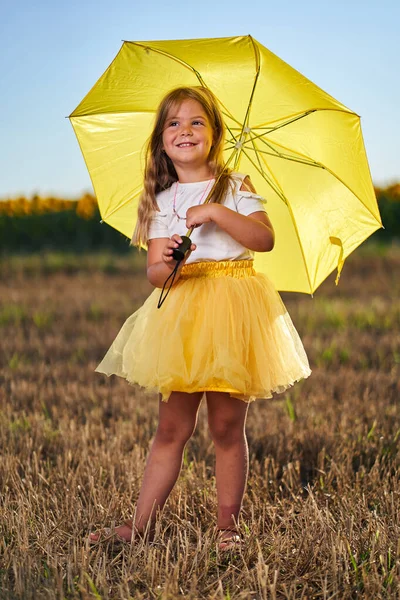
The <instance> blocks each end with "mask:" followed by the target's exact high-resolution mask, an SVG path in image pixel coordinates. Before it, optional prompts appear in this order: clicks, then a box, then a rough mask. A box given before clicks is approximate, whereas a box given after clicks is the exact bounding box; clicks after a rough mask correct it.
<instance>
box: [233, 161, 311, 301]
mask: <svg viewBox="0 0 400 600" xmlns="http://www.w3.org/2000/svg"><path fill="white" fill-rule="evenodd" d="M243 154H244V155H245V156H246V157H247V159H248V160H249V161H250V162H251V163H252V165H253V166H254V168H255V169H257V171H258V172H259V173H260V174H261V176H262V177H263V178H264V179H265V180H266V182H267V183H268V185H269V186H270V187H271V188H272V189H273V190H274V192H275V193H276V194H277V195H278V196H279V197H280V198H281V200H283V201H284V203H285V204H286V206H287V209H288V211H289V213H290V216H291V218H292V223H293V227H294V230H295V233H296V237H297V241H298V243H299V246H300V252H301V256H302V258H303V264H304V270H305V272H306V276H307V281H308V285H309V287H310V290H311V293H312V289H313V288H312V285H311V280H310V274H309V272H308V268H307V261H306V257H305V254H304V249H303V245H302V243H301V239H300V234H299V230H298V228H297V225H296V220H295V218H294V215H293V211H292V208H291V206H290V204H289V201H288V199H287V198H286V196H285V195H284V193H283V191H281V192H280V193H278V192H277V191H276V189H275V187H274V186H273V185H272V183H271V181H270V180H269V179H266V177H265V173H264V170H263V169H261V170H260V169H259V168H258V167H257V165H256V163H255V162H254V161H253V160H252V159H251V158H250V156H249V155H248V154H247V152H246V151H245V150H243Z"/></svg>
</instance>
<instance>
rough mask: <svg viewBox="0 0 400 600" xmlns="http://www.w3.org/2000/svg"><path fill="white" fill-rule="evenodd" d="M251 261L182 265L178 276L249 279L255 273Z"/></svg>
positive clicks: (182, 277) (221, 261)
mask: <svg viewBox="0 0 400 600" xmlns="http://www.w3.org/2000/svg"><path fill="white" fill-rule="evenodd" d="M253 263H254V261H253V260H218V261H209V262H195V263H190V264H188V265H183V267H182V270H181V275H180V278H179V279H180V281H181V280H182V279H189V278H192V277H197V278H198V277H236V278H237V279H242V278H243V277H251V276H252V275H255V274H256V272H255V270H254V268H253Z"/></svg>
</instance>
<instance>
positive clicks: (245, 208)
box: [235, 190, 267, 217]
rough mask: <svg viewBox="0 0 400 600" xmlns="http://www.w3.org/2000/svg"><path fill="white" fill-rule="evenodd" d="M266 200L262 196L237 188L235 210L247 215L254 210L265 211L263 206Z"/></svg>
mask: <svg viewBox="0 0 400 600" xmlns="http://www.w3.org/2000/svg"><path fill="white" fill-rule="evenodd" d="M266 203H267V201H266V200H265V198H263V197H262V196H259V195H258V194H255V193H254V192H246V191H244V190H239V191H238V192H237V193H236V197H235V204H236V210H237V211H238V213H240V214H241V215H244V216H245V217H248V216H249V215H251V214H252V213H254V212H258V211H263V212H265V213H266V212H267V211H266V208H265V204H266Z"/></svg>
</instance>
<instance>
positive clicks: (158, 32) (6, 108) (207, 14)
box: [0, 0, 400, 198]
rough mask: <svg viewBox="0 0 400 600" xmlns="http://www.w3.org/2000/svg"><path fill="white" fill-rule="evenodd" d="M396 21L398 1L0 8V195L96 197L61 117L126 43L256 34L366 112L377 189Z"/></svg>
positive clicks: (392, 133)
mask: <svg viewBox="0 0 400 600" xmlns="http://www.w3.org/2000/svg"><path fill="white" fill-rule="evenodd" d="M399 19H400V9H399V3H398V2H397V1H396V2H395V0H382V1H381V2H378V1H375V0H363V1H361V0H348V1H347V2H344V1H343V0H337V1H336V2H335V3H328V2H321V1H315V0H312V1H307V0H305V1H304V2H299V1H298V0H287V1H286V2H276V1H274V2H272V1H269V0H256V1H253V2H252V1H251V0H250V1H247V2H246V1H243V0H242V2H239V1H237V0H234V1H232V2H228V1H227V0H203V2H201V3H197V2H188V1H186V2H178V1H176V0H170V1H168V2H164V1H161V0H153V1H150V0H147V1H145V0H140V1H138V0H135V1H131V2H128V1H127V0H114V1H113V2H104V1H103V0H98V1H96V2H95V1H93V0H91V1H89V2H88V1H86V2H85V0H81V1H80V2H78V1H77V0H71V1H70V2H68V3H64V2H58V1H57V0H39V1H38V2H35V3H33V2H32V3H31V2H27V0H22V1H18V0H15V1H12V0H5V3H4V4H3V5H2V19H1V23H0V34H1V40H2V53H1V56H0V67H1V79H0V81H1V84H0V86H1V87H0V89H1V94H0V135H1V144H0V165H1V167H0V198H6V197H14V196H16V195H18V194H24V195H26V196H30V195H31V194H33V193H40V194H43V195H47V194H55V195H58V196H65V197H71V198H72V197H78V196H79V195H80V194H81V193H82V192H84V191H91V189H92V186H91V182H90V179H89V175H88V174H87V171H86V167H85V164H84V161H83V157H82V155H81V152H80V149H79V146H78V143H77V140H76V138H75V134H74V132H73V129H72V127H71V125H70V123H69V120H68V119H66V118H65V117H66V116H67V115H69V114H70V113H71V112H72V111H73V109H74V108H75V107H76V105H77V104H78V103H79V102H80V100H81V99H82V98H83V96H84V95H85V94H86V93H87V92H88V91H89V89H90V88H91V87H92V85H93V84H94V83H95V81H96V80H97V79H98V77H99V76H100V75H101V74H102V73H103V71H104V70H105V69H106V68H107V67H108V65H109V64H110V62H111V61H112V59H113V58H114V56H115V54H116V53H117V52H118V50H119V48H120V46H121V41H122V40H137V41H138V40H157V39H173V38H177V39H179V38H180V39H184V38H196V37H224V36H234V35H247V34H249V33H250V34H251V35H253V36H254V37H255V38H256V39H257V40H258V41H259V42H261V43H262V44H264V45H265V46H266V47H267V48H269V49H270V50H271V51H272V52H274V53H275V54H277V55H278V56H279V57H280V58H282V59H283V60H285V61H286V62H288V63H289V64H290V65H291V66H293V67H294V68H295V69H297V70H298V71H300V72H301V73H303V75H305V76H306V77H308V78H309V79H311V80H312V81H314V82H315V83H317V84H318V85H319V86H320V87H321V88H322V89H324V90H326V91H327V92H328V93H329V94H331V95H332V96H334V97H335V98H337V99H338V100H340V101H341V102H342V103H343V104H345V105H346V106H347V107H349V108H351V109H352V110H354V111H355V112H357V113H358V114H359V115H361V118H362V120H361V122H362V128H363V134H364V140H365V145H366V148H367V154H368V158H369V163H370V168H371V173H372V178H373V181H374V183H375V184H378V185H383V184H386V183H390V182H393V181H399V180H400V158H399V155H400V152H399V142H398V141H399V139H400V125H399V98H400V78H399V62H400V41H399V39H400V36H399V33H398V23H399Z"/></svg>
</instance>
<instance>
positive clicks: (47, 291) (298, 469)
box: [0, 249, 400, 600]
mask: <svg viewBox="0 0 400 600" xmlns="http://www.w3.org/2000/svg"><path fill="white" fill-rule="evenodd" d="M102 260H103V262H101V264H99V263H96V261H95V260H94V259H89V258H86V259H84V260H82V261H79V263H80V264H78V265H77V264H76V263H77V261H76V259H75V263H74V261H73V260H72V259H71V258H70V259H69V261H66V263H63V261H62V260H60V259H59V260H58V264H56V266H54V260H53V262H52V261H50V263H51V264H52V267H51V268H48V267H46V266H45V264H48V263H49V260H48V259H46V258H43V259H41V260H39V259H37V258H36V259H31V260H30V262H29V261H28V262H26V261H25V262H24V261H22V260H21V259H18V260H15V259H13V260H11V259H7V260H5V261H3V264H2V266H1V271H0V335H1V354H0V361H1V362H0V364H1V370H0V383H1V391H0V394H1V406H0V408H1V412H0V445H1V455H2V456H1V462H0V491H1V500H0V514H1V541H0V544H1V545H0V554H1V558H0V590H1V591H0V598H2V599H3V598H7V599H11V598H15V599H16V598H23V599H25V600H30V599H33V598H35V599H42V598H43V599H53V598H57V599H58V598H60V599H64V598H65V599H75V598H82V599H89V598H104V599H111V598H112V599H128V598H134V599H146V600H147V599H150V598H151V599H153V598H154V599H155V598H158V599H160V600H167V599H172V598H174V599H175V598H180V597H182V598H188V599H198V598H210V599H212V598H215V599H226V600H228V599H234V598H235V599H243V600H244V599H248V600H250V599H257V600H261V599H283V598H286V599H291V600H292V599H293V600H295V599H296V600H297V599H306V598H307V599H311V598H318V599H319V598H321V599H322V598H323V599H331V598H335V599H353V598H371V599H374V600H375V599H380V598H397V597H400V584H399V575H400V541H399V531H400V527H399V525H400V522H399V521H400V516H399V515H400V513H399V500H400V483H399V451H398V444H399V437H400V417H399V411H398V406H399V404H398V402H399V379H398V367H399V363H400V307H399V301H398V298H399V291H400V289H399V288H400V252H399V251H398V250H395V249H393V250H390V251H388V252H387V253H385V254H384V255H383V256H377V255H375V254H373V253H368V252H367V253H365V252H364V253H362V252H359V253H358V254H357V255H356V256H354V257H352V258H351V259H350V260H349V261H348V262H347V263H346V265H345V268H344V272H343V275H342V281H341V283H340V286H339V288H335V287H334V285H333V283H332V279H330V280H329V282H327V283H326V284H324V286H323V288H322V289H321V290H319V291H318V292H317V293H316V297H315V298H314V299H310V298H309V297H307V296H297V295H291V296H290V295H286V296H285V301H286V303H287V306H288V308H289V310H290V313H291V315H292V318H293V320H294V322H295V324H296V326H297V328H298V330H299V332H300V333H301V335H302V337H303V340H304V343H305V346H306V349H307V351H308V353H309V357H310V361H311V365H312V368H313V375H312V377H311V378H310V379H308V380H307V381H305V382H303V383H302V384H299V385H297V386H296V387H294V388H293V389H292V390H291V391H290V393H287V394H286V395H284V397H283V398H282V397H278V398H277V399H276V400H275V401H265V402H262V401H259V402H257V403H255V404H253V405H252V406H251V408H250V411H249V419H248V427H247V431H248V439H249V447H250V455H251V463H250V468H251V471H250V472H251V474H250V479H249V485H248V492H247V494H246V497H245V503H244V511H243V519H242V526H243V532H244V537H245V545H244V547H243V550H242V551H241V552H238V553H237V554H235V555H233V556H232V557H231V558H230V560H228V559H221V558H220V557H219V556H217V555H216V554H215V551H214V540H213V533H212V532H213V525H214V515H215V512H216V506H215V480H214V471H213V466H214V458H213V448H212V444H211V443H210V438H209V434H208V431H207V424H206V415H205V408H204V406H202V408H201V411H200V412H201V414H200V419H199V424H198V428H197V431H196V433H195V435H194V437H193V438H192V440H191V441H190V443H189V444H188V447H187V450H186V452H185V464H184V468H183V470H182V473H181V477H180V479H179V481H178V483H177V486H176V488H175V489H174V491H173V493H172V495H171V497H170V500H169V502H168V504H167V506H166V508H165V510H164V514H163V518H162V520H160V521H159V523H158V530H157V538H156V541H157V544H156V545H154V546H150V547H147V546H143V544H142V543H139V542H138V544H137V545H134V546H133V547H131V548H124V549H123V550H119V551H118V552H117V551H113V549H112V548H111V547H108V548H107V547H106V548H104V547H103V548H98V549H95V550H89V549H88V548H87V547H86V544H85V538H86V535H87V532H88V531H89V530H91V529H92V528H93V527H96V526H104V525H108V524H111V522H113V521H115V522H118V521H119V520H120V519H121V518H124V517H127V516H128V515H130V514H131V513H132V510H133V506H134V503H135V499H136V497H137V494H138V490H139V485H140V480H141V476H142V472H143V468H144V463H145V458H146V454H147V451H148V449H149V445H150V443H151V439H152V437H153V435H154V432H155V429H156V426H157V398H155V397H151V396H150V397H149V396H147V397H146V396H145V395H144V394H143V393H142V392H140V391H138V390H135V389H134V388H131V387H130V386H128V385H127V384H126V383H125V382H124V381H123V380H120V379H118V378H112V379H111V380H106V379H105V378H103V377H102V376H101V375H98V374H95V373H94V372H93V369H94V368H95V366H96V364H97V362H98V361H99V359H100V358H101V357H102V355H103V352H104V351H105V350H106V348H107V347H108V345H109V344H110V342H111V340H112V339H113V337H114V336H115V334H116V332H117V330H118V328H119V326H120V325H121V324H122V322H123V320H124V318H125V317H126V316H127V315H128V314H130V313H131V312H133V310H135V308H137V307H138V306H139V305H140V304H141V303H142V302H143V300H144V298H145V297H146V296H147V294H148V293H149V291H150V289H151V288H150V286H149V285H148V284H147V282H145V281H144V279H143V276H142V275H139V270H140V264H139V263H140V261H137V260H132V259H129V258H124V259H118V260H116V261H114V262H113V259H110V258H109V259H108V261H107V260H106V261H105V262H104V259H102ZM46 261H47V263H46ZM55 262H56V263H57V261H55ZM71 264H72V267H71ZM24 265H25V266H24ZM66 265H67V266H66ZM74 265H75V266H74ZM96 265H97V267H98V268H95V267H96ZM104 265H105V266H104ZM114 550H115V549H114Z"/></svg>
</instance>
